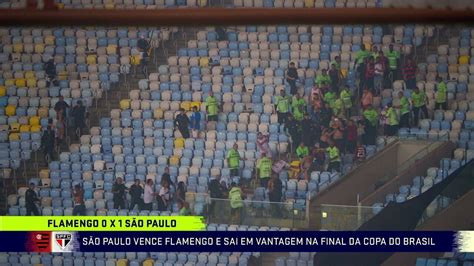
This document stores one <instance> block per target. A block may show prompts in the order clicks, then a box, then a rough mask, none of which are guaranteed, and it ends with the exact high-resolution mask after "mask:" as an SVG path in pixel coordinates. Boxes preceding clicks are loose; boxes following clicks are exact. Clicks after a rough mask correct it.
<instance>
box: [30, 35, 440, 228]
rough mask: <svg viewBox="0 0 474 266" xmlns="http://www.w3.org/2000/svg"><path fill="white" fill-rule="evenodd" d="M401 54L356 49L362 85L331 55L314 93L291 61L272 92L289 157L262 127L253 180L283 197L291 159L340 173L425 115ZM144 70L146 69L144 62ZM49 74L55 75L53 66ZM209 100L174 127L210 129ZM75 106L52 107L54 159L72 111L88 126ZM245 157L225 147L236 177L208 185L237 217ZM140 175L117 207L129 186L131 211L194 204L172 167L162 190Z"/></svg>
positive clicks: (193, 131)
mask: <svg viewBox="0 0 474 266" xmlns="http://www.w3.org/2000/svg"><path fill="white" fill-rule="evenodd" d="M138 44H139V45H138V49H139V50H140V51H141V52H142V53H146V51H147V50H148V48H149V44H148V42H147V41H146V39H144V38H143V36H142V38H141V39H140V40H139V43H138ZM145 57H146V56H145ZM145 60H146V59H145ZM403 61H404V64H403V67H402V64H401V63H402V60H401V55H400V53H399V52H398V51H397V50H395V49H394V46H393V45H390V46H389V49H388V52H387V53H386V55H385V54H384V52H383V51H382V50H379V49H378V47H377V46H373V47H372V48H371V51H367V50H366V49H365V46H364V45H363V46H362V47H361V49H360V51H358V52H357V54H356V56H355V62H354V64H353V68H352V69H353V71H355V73H356V79H357V81H358V83H357V86H355V87H351V88H349V87H348V86H347V82H346V81H347V77H346V76H345V74H343V71H341V58H340V57H339V56H336V57H335V58H334V60H333V61H331V62H330V68H329V69H322V70H321V72H320V74H318V75H316V77H315V80H314V84H315V85H314V87H313V88H312V89H311V91H310V94H309V95H305V96H303V95H302V94H301V92H300V91H301V90H300V87H301V86H300V85H299V84H301V83H300V77H298V69H297V67H296V64H295V63H294V62H290V63H289V67H288V69H287V71H286V74H285V77H286V81H287V83H288V87H289V90H288V91H286V90H281V91H280V92H279V95H277V96H275V97H274V112H275V113H276V115H277V118H278V123H279V124H280V125H283V126H284V129H285V131H286V133H287V134H288V135H289V136H290V139H291V146H290V147H291V148H290V153H289V154H285V155H284V156H283V155H282V154H274V152H272V150H271V149H270V146H269V136H268V134H264V133H258V135H257V143H256V144H257V145H256V146H257V149H258V152H259V154H260V158H258V160H257V161H256V165H255V166H256V167H255V168H256V170H255V175H254V177H255V178H254V179H253V180H254V181H255V182H254V183H253V185H254V187H257V186H260V187H264V188H266V189H267V191H268V193H269V194H268V195H269V199H270V201H271V202H281V201H282V199H283V195H282V187H283V186H282V182H281V180H280V179H279V177H278V174H279V173H280V172H281V171H282V170H283V169H284V168H289V166H290V165H289V163H290V162H292V161H293V162H295V161H296V162H297V165H298V168H297V169H296V170H294V169H292V170H294V171H292V175H291V176H290V178H295V179H297V180H307V181H309V176H310V173H311V172H312V171H329V172H341V171H342V169H341V168H342V165H341V162H342V157H343V154H346V155H347V154H350V155H351V156H353V157H354V161H355V162H356V163H357V162H361V161H363V160H364V159H365V156H366V151H365V145H375V144H376V137H377V135H379V134H384V135H386V136H394V135H396V134H397V133H398V129H399V128H400V127H410V126H417V125H418V122H419V119H420V116H421V115H422V116H423V117H425V118H427V117H428V110H427V105H428V104H429V102H428V97H427V95H426V93H425V92H424V91H422V90H420V89H419V88H418V87H417V84H416V71H417V67H416V64H415V63H414V61H413V60H412V58H411V57H409V56H407V57H406V58H405V59H404V60H403ZM145 63H146V62H145ZM48 64H51V63H50V62H48ZM49 68H51V67H49ZM143 71H144V74H146V69H144V70H143ZM50 74H51V80H52V82H53V81H54V73H53V71H52V70H50ZM48 75H49V74H48ZM399 78H402V79H403V80H404V83H405V88H404V91H400V92H399V93H398V101H393V102H389V103H387V104H386V106H383V107H381V108H379V106H375V101H374V99H375V98H376V97H379V96H380V95H381V93H382V92H383V90H384V89H386V88H392V81H393V80H396V79H399ZM287 92H289V94H287ZM407 92H408V93H407ZM435 101H436V104H435V107H436V109H446V108H447V86H446V83H445V82H444V81H443V80H442V79H441V78H439V77H438V79H437V86H436V96H435ZM394 102H396V104H394ZM204 104H205V110H206V112H205V116H203V115H202V114H201V112H200V106H192V107H191V110H192V113H191V115H190V116H188V115H187V114H186V110H185V109H180V111H179V113H178V114H177V116H176V118H175V120H174V126H175V129H176V130H178V131H179V132H180V133H181V136H182V137H183V138H191V137H192V138H200V132H201V130H207V129H208V128H209V127H210V124H213V123H214V124H215V123H217V120H218V114H219V112H220V110H221V108H220V107H221V106H220V103H219V101H218V99H217V98H216V97H215V96H214V94H213V92H212V91H210V92H209V94H208V96H207V98H206V100H205V102H204ZM69 108H70V106H69V105H68V104H67V103H66V102H65V101H64V98H63V97H62V96H61V97H60V99H59V101H58V102H57V103H56V105H55V107H54V109H55V110H56V113H57V117H56V119H55V120H52V119H50V121H49V124H48V127H47V129H46V130H45V131H44V134H43V138H42V148H43V150H44V152H45V155H46V156H47V157H49V158H48V159H50V160H53V159H54V152H53V147H55V145H57V144H58V143H61V142H62V141H63V139H64V129H65V128H67V127H68V124H67V123H66V122H64V121H68V119H67V116H68V114H69V115H70V116H72V118H73V119H72V120H71V121H72V124H73V128H74V132H76V135H77V136H78V137H80V136H81V134H82V130H83V129H84V128H85V123H84V121H85V117H86V110H85V107H84V106H83V105H82V103H81V101H77V105H76V106H74V108H73V109H72V110H71V111H70V112H69ZM202 120H205V123H204V125H205V126H204V128H201V127H202V126H201V124H202V123H201V121H202ZM214 128H215V127H214ZM285 156H287V157H285ZM288 158H289V160H288ZM242 160H245V158H242V157H241V155H240V153H239V152H238V146H237V144H234V145H233V147H232V148H231V149H230V150H228V152H227V154H226V163H227V167H228V168H229V170H230V176H229V177H218V178H215V179H214V178H213V179H211V180H210V182H209V185H208V188H209V194H210V197H211V199H227V200H229V201H230V208H231V210H232V217H237V218H236V219H237V220H238V219H240V218H238V217H240V216H241V210H242V207H243V199H244V198H246V196H245V193H244V192H243V191H245V189H246V188H247V187H248V186H249V185H252V184H248V183H245V181H246V180H243V179H240V176H241V169H240V166H241V161H242ZM247 181H248V180H247ZM141 182H142V181H140V180H138V179H137V180H135V183H134V184H133V185H132V186H131V187H130V188H127V187H126V186H125V185H124V183H123V180H122V179H121V178H120V177H118V178H117V179H116V182H115V184H114V185H113V189H112V193H113V202H114V208H115V209H126V208H127V204H126V203H127V201H126V194H127V193H129V194H130V198H131V200H130V202H129V204H128V209H130V210H132V209H134V208H138V210H149V211H151V210H152V208H153V203H156V205H157V209H158V210H160V211H165V210H171V206H172V203H173V202H175V203H177V204H178V205H179V212H180V214H183V215H186V214H189V213H190V210H189V204H188V203H187V202H186V200H185V193H186V186H185V184H184V183H183V182H179V183H178V184H174V183H173V182H172V181H171V178H170V175H169V170H168V168H167V170H166V171H165V173H164V174H163V176H162V178H161V181H160V186H159V187H160V189H159V191H158V192H156V191H155V190H154V188H155V186H154V180H152V179H148V180H146V181H145V183H144V184H142V183H141ZM28 191H30V192H29V196H28V198H29V200H28V202H30V203H29V205H27V206H29V207H28V209H29V211H28V213H37V212H35V210H34V208H33V207H32V206H33V205H34V204H33V205H32V203H33V202H35V201H37V199H38V198H37V196H36V194H35V196H31V195H32V193H31V187H30V189H29V190H28ZM83 197H84V196H83V191H82V188H80V186H76V187H75V188H74V202H75V206H76V207H77V206H80V207H77V208H76V207H75V208H74V214H75V215H76V214H82V215H83V214H85V208H84V207H83V206H84V198H83ZM217 204H218V203H217V202H215V201H211V205H210V209H209V212H210V213H213V212H214V209H216V208H217V209H219V207H218V206H217ZM36 211H37V210H36ZM272 213H273V214H275V215H278V214H279V213H280V209H279V208H278V207H272Z"/></svg>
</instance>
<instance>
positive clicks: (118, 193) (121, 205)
mask: <svg viewBox="0 0 474 266" xmlns="http://www.w3.org/2000/svg"><path fill="white" fill-rule="evenodd" d="M126 190H127V188H126V187H125V185H124V184H123V181H122V178H121V177H117V180H116V181H115V184H114V185H113V187H112V193H113V194H114V197H113V200H114V209H119V210H120V209H125V191H126Z"/></svg>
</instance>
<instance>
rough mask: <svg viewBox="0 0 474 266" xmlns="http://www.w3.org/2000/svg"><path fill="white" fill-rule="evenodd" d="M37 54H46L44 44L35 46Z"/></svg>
mask: <svg viewBox="0 0 474 266" xmlns="http://www.w3.org/2000/svg"><path fill="white" fill-rule="evenodd" d="M35 53H37V54H42V53H44V44H42V43H37V44H35Z"/></svg>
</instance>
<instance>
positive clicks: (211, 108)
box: [206, 96, 218, 115]
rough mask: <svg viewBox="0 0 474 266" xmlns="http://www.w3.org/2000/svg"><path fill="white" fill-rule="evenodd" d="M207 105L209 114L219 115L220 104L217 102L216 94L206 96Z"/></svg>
mask: <svg viewBox="0 0 474 266" xmlns="http://www.w3.org/2000/svg"><path fill="white" fill-rule="evenodd" d="M206 107H207V113H208V115H217V109H218V104H217V99H216V97H214V96H212V97H211V96H209V97H207V98H206Z"/></svg>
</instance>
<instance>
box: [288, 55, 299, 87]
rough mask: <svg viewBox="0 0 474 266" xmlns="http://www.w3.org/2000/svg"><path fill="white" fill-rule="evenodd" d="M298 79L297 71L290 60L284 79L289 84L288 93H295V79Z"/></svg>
mask: <svg viewBox="0 0 474 266" xmlns="http://www.w3.org/2000/svg"><path fill="white" fill-rule="evenodd" d="M297 80H298V71H297V70H296V66H295V63H294V62H290V66H289V67H288V69H287V70H286V81H287V82H288V84H290V93H291V95H295V94H296V93H297V92H298V88H297V87H296V81H297Z"/></svg>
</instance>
